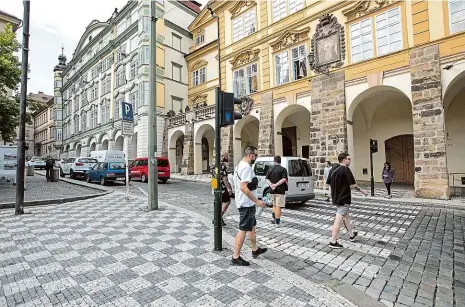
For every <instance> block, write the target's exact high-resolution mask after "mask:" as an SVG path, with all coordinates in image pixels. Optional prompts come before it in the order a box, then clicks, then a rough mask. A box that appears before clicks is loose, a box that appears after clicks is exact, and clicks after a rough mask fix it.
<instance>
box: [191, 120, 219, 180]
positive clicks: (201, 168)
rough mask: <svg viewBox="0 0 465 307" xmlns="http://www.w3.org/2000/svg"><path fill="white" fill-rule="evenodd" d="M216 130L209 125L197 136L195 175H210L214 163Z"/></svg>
mask: <svg viewBox="0 0 465 307" xmlns="http://www.w3.org/2000/svg"><path fill="white" fill-rule="evenodd" d="M214 142H215V130H214V129H213V127H212V126H210V125H209V124H204V125H202V126H201V127H200V128H199V129H198V130H197V133H196V135H195V150H194V174H202V173H208V172H209V171H210V165H211V164H212V163H213V160H214V155H213V149H214Z"/></svg>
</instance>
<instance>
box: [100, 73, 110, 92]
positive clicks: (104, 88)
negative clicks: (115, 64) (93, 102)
mask: <svg viewBox="0 0 465 307" xmlns="http://www.w3.org/2000/svg"><path fill="white" fill-rule="evenodd" d="M101 83H102V95H105V94H108V93H109V92H111V78H110V76H105V78H104V79H103V80H102V81H101Z"/></svg>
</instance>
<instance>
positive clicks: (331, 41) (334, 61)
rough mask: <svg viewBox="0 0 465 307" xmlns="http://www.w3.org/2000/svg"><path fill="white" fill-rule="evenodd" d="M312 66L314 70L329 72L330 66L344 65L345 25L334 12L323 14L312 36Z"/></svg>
mask: <svg viewBox="0 0 465 307" xmlns="http://www.w3.org/2000/svg"><path fill="white" fill-rule="evenodd" d="M312 54H313V56H314V60H311V62H310V67H311V69H312V70H313V71H316V72H321V73H324V74H327V73H328V72H329V69H330V68H338V67H341V66H342V65H344V60H345V54H346V45H345V31H344V27H343V26H341V25H340V24H339V22H338V21H337V18H336V17H334V16H333V15H332V14H326V15H323V17H321V18H320V23H319V24H318V25H317V27H316V29H315V34H314V35H313V37H312V43H311V55H312Z"/></svg>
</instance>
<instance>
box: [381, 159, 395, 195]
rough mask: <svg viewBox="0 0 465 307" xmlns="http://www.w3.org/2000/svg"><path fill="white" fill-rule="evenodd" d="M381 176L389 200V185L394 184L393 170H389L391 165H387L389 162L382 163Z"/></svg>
mask: <svg viewBox="0 0 465 307" xmlns="http://www.w3.org/2000/svg"><path fill="white" fill-rule="evenodd" d="M381 176H382V177H383V182H384V184H385V185H386V189H387V193H388V194H387V198H391V197H392V195H391V184H392V183H393V182H394V170H393V169H392V168H391V164H389V162H386V163H384V168H383V172H382V174H381Z"/></svg>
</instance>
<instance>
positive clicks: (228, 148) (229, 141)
mask: <svg viewBox="0 0 465 307" xmlns="http://www.w3.org/2000/svg"><path fill="white" fill-rule="evenodd" d="M233 127H234V126H229V127H224V128H221V151H222V152H228V159H229V162H228V170H232V169H234V152H233V142H234V140H233V136H234V132H233V131H234V130H233Z"/></svg>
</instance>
